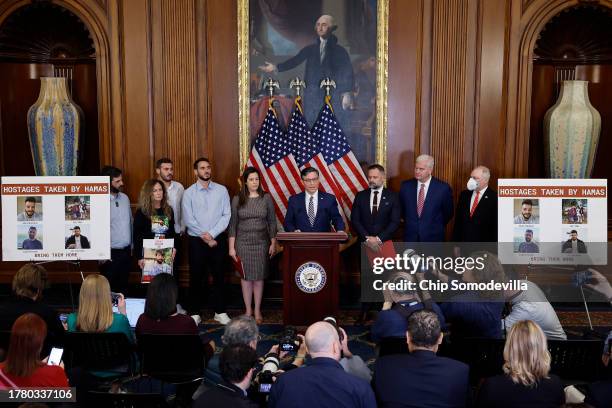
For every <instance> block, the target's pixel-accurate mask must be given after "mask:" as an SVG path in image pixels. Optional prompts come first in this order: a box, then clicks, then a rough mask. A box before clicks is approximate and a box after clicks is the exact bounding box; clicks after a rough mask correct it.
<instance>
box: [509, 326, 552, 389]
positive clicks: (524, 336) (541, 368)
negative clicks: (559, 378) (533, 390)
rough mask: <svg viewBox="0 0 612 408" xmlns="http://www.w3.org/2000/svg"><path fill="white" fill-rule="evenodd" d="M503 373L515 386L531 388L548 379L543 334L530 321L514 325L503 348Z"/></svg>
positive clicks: (547, 364) (548, 358) (548, 356)
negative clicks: (520, 385)
mask: <svg viewBox="0 0 612 408" xmlns="http://www.w3.org/2000/svg"><path fill="white" fill-rule="evenodd" d="M504 361H505V363H504V367H503V368H504V373H506V375H508V376H509V377H510V378H511V379H512V381H513V382H514V383H516V384H522V385H524V386H527V387H531V386H534V385H536V384H537V382H538V381H539V380H542V379H544V378H548V373H549V371H550V353H549V352H548V347H547V343H546V336H545V335H544V332H543V331H542V329H541V328H540V326H538V325H537V324H536V323H534V322H532V321H531V320H522V321H520V322H517V323H515V324H514V325H513V326H512V329H510V334H509V335H508V338H507V339H506V345H505V346H504Z"/></svg>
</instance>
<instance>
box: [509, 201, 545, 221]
mask: <svg viewBox="0 0 612 408" xmlns="http://www.w3.org/2000/svg"><path fill="white" fill-rule="evenodd" d="M533 204H534V202H533V201H532V200H530V199H525V200H523V202H521V213H520V214H519V215H517V216H516V217H514V223H515V224H538V223H539V222H540V217H538V216H537V215H533ZM535 204H536V205H537V200H536V202H535Z"/></svg>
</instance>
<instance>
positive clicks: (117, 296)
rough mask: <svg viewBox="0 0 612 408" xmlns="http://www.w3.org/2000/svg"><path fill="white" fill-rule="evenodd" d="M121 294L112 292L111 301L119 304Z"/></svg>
mask: <svg viewBox="0 0 612 408" xmlns="http://www.w3.org/2000/svg"><path fill="white" fill-rule="evenodd" d="M119 297H120V296H119V294H118V293H115V292H111V302H113V306H117V305H118V304H119Z"/></svg>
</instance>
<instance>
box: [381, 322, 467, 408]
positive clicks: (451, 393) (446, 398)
mask: <svg viewBox="0 0 612 408" xmlns="http://www.w3.org/2000/svg"><path fill="white" fill-rule="evenodd" d="M406 338H407V342H408V350H409V351H410V354H397V355H389V356H384V357H381V358H379V359H378V360H377V361H376V364H375V365H374V378H373V379H372V386H373V387H374V393H375V394H376V400H377V402H378V406H379V407H380V408H384V407H434V406H435V407H440V408H443V407H465V406H466V405H467V402H468V401H467V400H468V391H469V381H468V374H469V367H468V365H467V364H464V363H461V362H459V361H455V360H452V359H450V358H446V357H438V356H436V352H437V351H438V345H440V343H442V332H441V331H440V322H439V321H438V317H437V316H436V314H435V313H434V312H432V311H429V310H419V311H417V312H414V313H413V314H411V315H410V317H409V318H408V332H407V333H406Z"/></svg>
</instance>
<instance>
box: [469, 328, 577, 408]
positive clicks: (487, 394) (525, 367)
mask: <svg viewBox="0 0 612 408" xmlns="http://www.w3.org/2000/svg"><path fill="white" fill-rule="evenodd" d="M504 361H505V363H504V366H503V370H504V373H505V374H501V375H498V376H495V377H491V378H488V379H487V380H485V382H484V383H483V385H482V387H481V388H480V391H479V393H478V403H477V406H478V407H498V408H510V407H525V408H529V407H533V408H536V407H537V408H547V407H550V408H552V407H555V408H556V407H559V406H560V405H561V404H563V403H565V394H564V392H563V384H562V383H561V380H560V379H559V377H557V376H555V375H549V371H550V353H549V352H548V348H547V342H546V336H544V332H543V331H542V329H541V328H540V326H538V325H537V324H535V323H534V322H532V321H530V320H523V321H520V322H518V323H516V324H514V326H512V329H511V330H510V334H509V335H508V338H507V339H506V345H505V346H504Z"/></svg>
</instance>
